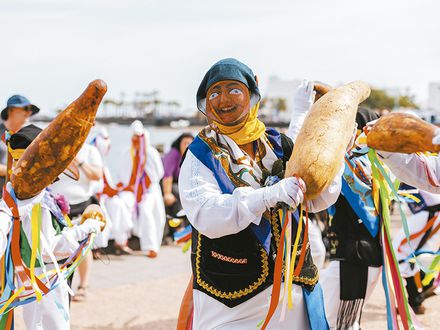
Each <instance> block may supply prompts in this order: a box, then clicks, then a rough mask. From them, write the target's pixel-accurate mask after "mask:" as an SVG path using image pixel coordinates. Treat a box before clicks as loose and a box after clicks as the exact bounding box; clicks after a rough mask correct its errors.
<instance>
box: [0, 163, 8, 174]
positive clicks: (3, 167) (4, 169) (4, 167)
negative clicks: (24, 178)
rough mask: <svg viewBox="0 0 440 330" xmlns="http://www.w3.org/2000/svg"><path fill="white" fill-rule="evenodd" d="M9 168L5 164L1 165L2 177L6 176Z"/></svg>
mask: <svg viewBox="0 0 440 330" xmlns="http://www.w3.org/2000/svg"><path fill="white" fill-rule="evenodd" d="M6 171H7V167H6V165H5V164H0V176H6Z"/></svg>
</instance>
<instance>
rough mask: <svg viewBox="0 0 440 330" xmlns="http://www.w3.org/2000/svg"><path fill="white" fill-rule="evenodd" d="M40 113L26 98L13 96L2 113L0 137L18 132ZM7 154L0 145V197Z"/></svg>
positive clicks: (5, 149)
mask: <svg viewBox="0 0 440 330" xmlns="http://www.w3.org/2000/svg"><path fill="white" fill-rule="evenodd" d="M39 111H40V108H38V107H37V106H35V105H33V104H32V103H31V102H30V101H29V100H28V99H27V98H26V97H24V96H22V95H13V96H11V97H10V98H9V99H8V101H7V103H6V108H4V109H3V110H2V111H1V113H0V117H1V119H2V120H3V122H2V123H1V124H0V137H2V138H3V134H4V133H5V132H6V131H9V132H10V133H11V134H13V133H15V132H18V131H19V130H20V129H21V128H22V127H23V126H25V124H26V123H27V121H28V119H29V118H30V117H31V116H32V115H34V114H36V113H38V112H39ZM3 141H4V140H3ZM7 154H8V152H7V148H6V145H5V144H4V143H0V197H1V195H2V190H3V189H2V188H3V186H4V185H5V179H6V163H7V160H8V157H7Z"/></svg>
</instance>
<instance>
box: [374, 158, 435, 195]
mask: <svg viewBox="0 0 440 330" xmlns="http://www.w3.org/2000/svg"><path fill="white" fill-rule="evenodd" d="M377 154H378V155H379V157H380V158H381V159H382V161H383V162H384V163H385V164H386V165H387V166H388V168H389V169H390V170H391V171H392V172H393V174H394V175H395V176H396V177H397V178H398V179H399V180H400V181H402V182H405V183H407V184H409V185H411V186H414V187H416V188H419V189H422V190H426V191H428V192H431V193H434V194H440V182H439V181H440V158H439V156H426V155H423V154H399V153H389V152H383V151H380V152H378V153H377Z"/></svg>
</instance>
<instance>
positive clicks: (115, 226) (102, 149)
mask: <svg viewBox="0 0 440 330" xmlns="http://www.w3.org/2000/svg"><path fill="white" fill-rule="evenodd" d="M92 144H93V145H94V146H95V147H96V148H97V149H98V151H99V153H100V154H101V157H102V159H103V172H104V178H103V180H101V185H100V187H99V191H98V192H99V193H100V204H101V207H104V208H105V210H106V211H107V213H108V215H109V218H110V219H111V224H112V227H111V232H110V233H109V237H110V238H113V239H114V240H115V245H116V247H117V248H120V249H121V250H122V251H125V252H127V253H131V249H130V248H128V245H127V241H128V239H129V237H130V233H131V230H132V229H133V221H132V219H131V213H130V211H129V209H128V208H127V205H126V204H125V203H124V201H123V199H122V198H121V197H120V196H119V194H118V192H117V188H116V186H115V185H114V184H113V179H112V175H111V173H110V170H109V168H108V166H107V165H106V163H105V161H104V159H105V157H106V156H107V155H108V153H109V151H110V146H111V140H110V136H109V134H108V131H107V129H106V128H104V127H101V128H100V129H99V130H98V132H97V133H96V135H95V137H94V138H93V139H92ZM104 180H105V181H106V183H104ZM105 184H107V185H108V186H109V188H110V189H111V190H113V191H114V195H112V196H109V195H107V194H106V190H105ZM105 230H107V227H106V228H105ZM105 230H104V231H105Z"/></svg>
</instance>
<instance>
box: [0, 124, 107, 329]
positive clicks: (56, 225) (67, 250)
mask: <svg viewBox="0 0 440 330" xmlns="http://www.w3.org/2000/svg"><path fill="white" fill-rule="evenodd" d="M40 131H41V129H39V128H38V127H36V126H34V125H29V126H26V127H24V128H22V129H21V130H19V131H18V132H16V133H15V134H12V135H11V136H10V138H9V140H8V144H9V149H10V153H11V155H12V158H13V159H14V162H15V161H16V160H18V158H19V157H20V156H21V154H22V153H23V152H24V149H26V148H27V146H29V144H30V143H31V142H32V141H33V139H35V138H36V137H37V135H38V134H39V133H40ZM11 196H13V191H12V185H11V184H10V183H8V184H7V186H6V187H5V195H4V196H3V199H2V200H1V202H0V260H2V262H6V261H5V258H4V259H1V257H3V255H4V253H5V252H6V253H10V251H11V247H12V249H13V248H14V247H13V246H14V245H15V244H19V251H20V255H21V258H22V260H23V262H24V266H25V267H27V268H28V269H32V266H31V262H32V255H33V253H32V251H33V249H32V247H33V246H34V243H35V242H34V241H33V240H32V238H33V237H34V236H33V230H34V228H33V226H34V225H35V223H34V221H35V220H34V219H33V215H32V213H33V212H34V208H35V207H36V206H38V205H39V206H41V214H40V219H41V224H40V230H41V231H40V233H39V236H38V237H39V238H40V242H39V243H38V245H39V246H40V248H39V251H38V252H37V251H34V252H37V253H38V254H41V258H37V260H36V261H35V276H38V275H42V274H47V273H48V272H49V271H52V270H54V269H55V268H56V267H55V263H58V264H59V265H61V264H63V261H62V260H65V259H66V258H68V257H70V256H71V255H72V254H73V253H75V252H76V251H77V249H78V248H79V247H80V244H79V242H80V241H82V240H84V239H85V238H87V236H88V235H89V234H90V233H99V232H100V231H101V228H102V226H103V223H102V222H101V221H99V220H96V219H86V220H85V222H84V223H83V224H80V225H76V226H73V227H69V226H68V225H67V223H66V220H65V218H64V215H63V213H65V212H67V210H66V209H63V205H62V204H61V203H60V202H58V201H57V200H55V198H54V197H53V195H52V194H51V193H50V192H49V191H48V190H47V189H45V190H43V191H42V192H40V193H39V194H38V195H36V196H35V197H32V198H30V199H26V200H20V199H17V200H16V206H17V207H18V214H19V216H20V223H21V232H20V231H18V233H19V235H20V239H19V241H17V240H14V239H13V236H12V238H11V236H10V235H14V230H20V229H18V228H19V227H17V228H15V227H12V219H13V216H16V215H14V213H13V211H11V205H10V203H11V201H12V199H13V197H11ZM14 226H16V225H15V224H14ZM7 238H9V240H10V242H11V243H10V244H11V246H10V247H9V248H8V250H6V249H7V247H8V245H7V243H6V242H7ZM5 250H6V251H5ZM8 251H9V252H8ZM12 253H14V252H12ZM7 258H8V256H6V259H7ZM12 258H13V259H15V258H16V257H15V256H13V257H12ZM15 260H17V259H15ZM3 266H4V264H2V267H0V271H1V272H4V271H5V269H7V268H6V267H3ZM15 270H16V272H17V273H16V278H17V280H16V285H17V288H16V289H18V288H20V287H22V286H23V285H25V283H23V281H22V278H23V277H22V276H21V275H20V272H22V271H23V270H22V269H21V267H19V268H16V269H15ZM3 275H5V274H0V277H3ZM6 275H7V274H6ZM49 277H50V276H47V275H46V276H44V277H42V276H40V279H41V281H42V282H43V284H44V286H45V287H47V288H48V289H50V288H51V285H50V283H48V282H46V279H48V278H49ZM60 281H61V282H60V283H59V284H58V285H57V286H54V288H53V289H51V290H50V291H49V290H48V292H45V294H44V295H43V296H42V298H41V300H40V301H38V302H37V301H34V302H30V303H27V304H25V305H23V319H24V322H25V325H26V327H27V329H70V322H69V299H68V289H67V283H66V280H65V279H64V278H62V279H61V280H60ZM51 283H53V282H51ZM40 287H42V286H40ZM2 289H3V290H5V289H6V288H5V287H3V288H2ZM31 289H32V288H29V286H26V289H25V291H24V292H22V293H21V294H20V295H21V296H23V297H26V296H27V295H28V294H30V292H31V291H32V290H31ZM2 298H3V297H2ZM2 303H4V301H2ZM2 306H3V305H0V309H1V307H2ZM11 316H12V313H11V314H9V315H8V314H3V315H2V316H0V328H1V329H9V328H8V326H7V325H8V318H9V317H11ZM10 324H11V323H9V325H10Z"/></svg>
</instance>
